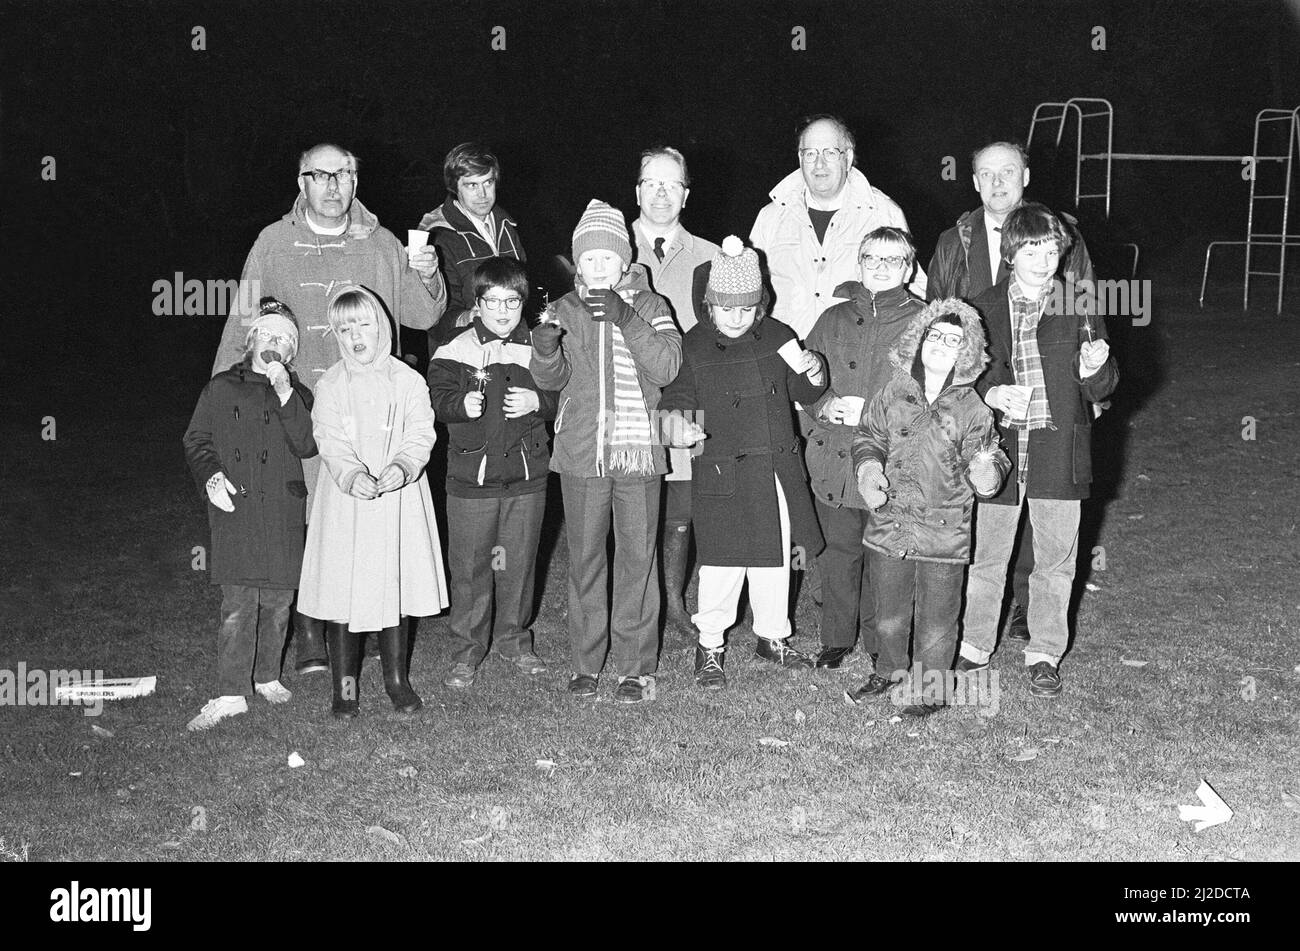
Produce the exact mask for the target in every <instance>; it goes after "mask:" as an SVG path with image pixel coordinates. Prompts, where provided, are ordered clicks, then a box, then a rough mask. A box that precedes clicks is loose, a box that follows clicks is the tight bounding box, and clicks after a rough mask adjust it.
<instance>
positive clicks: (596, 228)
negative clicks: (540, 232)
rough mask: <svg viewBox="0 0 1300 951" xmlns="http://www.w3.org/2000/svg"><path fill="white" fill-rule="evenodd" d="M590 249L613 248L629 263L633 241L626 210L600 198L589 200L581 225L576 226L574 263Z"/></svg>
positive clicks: (607, 249) (603, 249)
mask: <svg viewBox="0 0 1300 951" xmlns="http://www.w3.org/2000/svg"><path fill="white" fill-rule="evenodd" d="M588 251H612V252H614V253H615V254H617V255H618V256H619V257H621V258H622V259H623V263H624V264H625V265H626V264H630V263H631V262H632V245H631V243H630V242H629V240H628V236H627V224H626V222H624V221H623V213H622V212H621V211H619V210H618V209H617V208H614V207H612V206H610V205H607V204H605V202H603V201H601V200H599V199H598V198H593V199H592V200H591V201H590V202H589V203H588V205H587V210H586V211H584V212H583V213H582V218H581V219H580V220H579V221H578V227H576V228H574V229H573V263H574V264H577V263H578V258H580V257H582V256H583V255H584V254H585V253H587V252H588Z"/></svg>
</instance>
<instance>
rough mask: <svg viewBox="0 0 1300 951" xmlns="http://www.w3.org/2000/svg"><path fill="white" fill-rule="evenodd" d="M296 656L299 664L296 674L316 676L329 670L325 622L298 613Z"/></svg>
mask: <svg viewBox="0 0 1300 951" xmlns="http://www.w3.org/2000/svg"><path fill="white" fill-rule="evenodd" d="M293 643H294V654H295V656H297V658H298V663H297V664H295V665H294V668H293V670H294V673H297V674H314V673H316V672H317V671H321V670H329V669H330V661H329V654H328V653H327V651H326V649H325V622H324V621H318V620H316V619H315V618H314V617H308V616H307V615H305V614H301V613H299V612H297V611H295V612H294V615H293Z"/></svg>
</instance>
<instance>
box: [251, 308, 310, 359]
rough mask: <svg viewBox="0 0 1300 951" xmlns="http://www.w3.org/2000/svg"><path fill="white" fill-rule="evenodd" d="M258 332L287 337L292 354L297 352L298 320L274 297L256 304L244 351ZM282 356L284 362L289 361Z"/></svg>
mask: <svg viewBox="0 0 1300 951" xmlns="http://www.w3.org/2000/svg"><path fill="white" fill-rule="evenodd" d="M259 330H267V331H269V332H271V333H278V334H282V335H283V336H285V337H288V338H289V340H291V341H292V343H293V352H294V353H295V354H296V353H297V352H298V319H297V318H296V317H294V315H293V311H291V310H290V309H289V306H288V305H287V304H285V303H283V302H282V301H279V300H276V299H275V298H274V297H263V298H262V300H261V301H260V302H259V303H258V307H257V317H256V318H255V319H254V320H253V321H252V322H251V323H250V324H249V325H248V334H247V335H246V337H245V340H244V347H245V349H247V348H248V347H250V346H252V343H253V336H254V335H255V334H256V333H257V331H259ZM283 356H284V359H286V361H287V360H288V359H290V357H289V356H288V355H283Z"/></svg>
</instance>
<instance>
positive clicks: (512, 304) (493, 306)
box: [479, 297, 524, 310]
mask: <svg viewBox="0 0 1300 951" xmlns="http://www.w3.org/2000/svg"><path fill="white" fill-rule="evenodd" d="M479 300H480V301H482V302H483V306H484V307H486V308H487V309H488V310H500V309H501V308H502V307H504V308H505V309H506V310H518V309H519V308H520V307H522V306H523V304H524V299H523V298H522V297H480V298H479Z"/></svg>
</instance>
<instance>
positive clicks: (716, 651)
mask: <svg viewBox="0 0 1300 951" xmlns="http://www.w3.org/2000/svg"><path fill="white" fill-rule="evenodd" d="M725 650H726V648H723V647H701V646H700V645H699V644H696V645H695V682H696V683H697V684H699V685H700V686H701V687H703V688H705V689H706V690H721V689H722V688H723V687H725V686H727V672H726V671H725V670H723V669H722V664H723V662H724V661H725V659H726V655H725Z"/></svg>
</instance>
